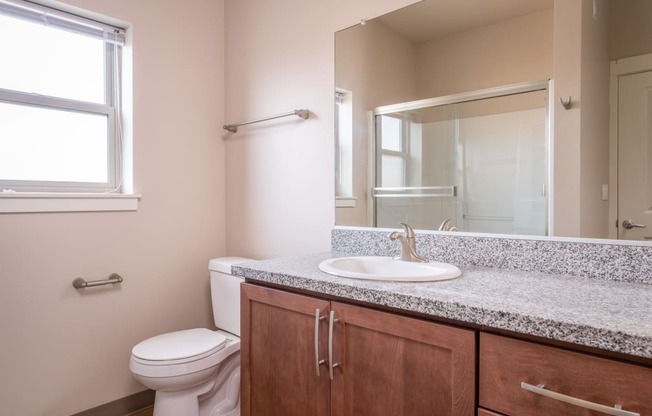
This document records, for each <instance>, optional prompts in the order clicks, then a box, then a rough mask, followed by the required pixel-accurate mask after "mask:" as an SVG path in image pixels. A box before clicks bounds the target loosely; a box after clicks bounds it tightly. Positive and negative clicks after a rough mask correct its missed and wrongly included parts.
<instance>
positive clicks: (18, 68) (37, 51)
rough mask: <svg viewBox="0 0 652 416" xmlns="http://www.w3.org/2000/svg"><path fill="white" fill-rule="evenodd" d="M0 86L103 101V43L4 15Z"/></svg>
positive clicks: (0, 36) (1, 20) (0, 30)
mask: <svg viewBox="0 0 652 416" xmlns="http://www.w3.org/2000/svg"><path fill="white" fill-rule="evenodd" d="M0 51H1V52H2V65H0V88H4V89H8V90H14V91H22V92H27V93H36V94H41V95H48V96H56V97H62V98H67V99H71V100H78V101H87V102H93V103H104V102H105V96H104V89H105V85H104V42H103V41H101V40H99V39H94V38H91V37H88V36H81V35H78V34H75V33H71V32H67V31H65V30H61V29H57V28H51V27H48V26H44V25H39V24H36V23H32V22H28V21H24V20H20V19H15V18H12V17H8V16H3V15H0Z"/></svg>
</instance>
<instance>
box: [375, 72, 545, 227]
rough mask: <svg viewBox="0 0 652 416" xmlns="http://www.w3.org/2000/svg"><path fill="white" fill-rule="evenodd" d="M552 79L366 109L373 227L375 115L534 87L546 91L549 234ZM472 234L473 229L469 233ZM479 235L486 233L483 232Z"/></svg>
mask: <svg viewBox="0 0 652 416" xmlns="http://www.w3.org/2000/svg"><path fill="white" fill-rule="evenodd" d="M552 87H553V86H552V80H550V79H544V80H538V81H528V82H522V83H518V84H510V85H504V86H500V87H492V88H486V89H482V90H476V91H470V92H464V93H459V94H451V95H445V96H440V97H433V98H426V99H422V100H416V101H408V102H404V103H398V104H389V105H384V106H381V107H376V108H374V109H373V110H371V111H370V112H369V131H370V134H369V139H370V145H369V160H370V164H371V166H370V170H369V184H370V185H371V186H370V192H369V193H368V194H367V195H368V196H367V209H368V217H367V218H369V222H370V223H371V224H370V226H372V227H376V226H377V225H376V223H377V218H376V217H377V215H376V200H377V198H376V197H375V192H376V175H377V172H376V169H377V159H376V157H377V155H376V144H377V137H376V116H382V115H386V114H393V113H398V112H402V111H410V110H418V109H422V108H427V107H437V106H443V105H448V104H461V103H465V102H470V101H479V100H484V99H489V98H499V97H506V96H510V95H516V94H523V93H528V92H535V91H546V95H547V105H546V121H545V138H544V140H545V145H546V154H545V156H544V157H545V178H546V182H547V185H546V189H545V197H546V213H545V235H546V236H550V235H551V233H552V221H553V216H552V212H553V211H552V204H553V199H554V198H553V194H554V189H553V185H552V184H553V171H552V152H553V149H552V146H553V141H552V114H553V113H552V108H551V106H552V100H551V99H550V97H551V91H552ZM471 234H474V233H471ZM482 235H486V234H484V233H482Z"/></svg>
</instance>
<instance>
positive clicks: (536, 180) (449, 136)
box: [372, 90, 548, 235]
mask: <svg viewBox="0 0 652 416" xmlns="http://www.w3.org/2000/svg"><path fill="white" fill-rule="evenodd" d="M375 122H376V126H375V129H376V131H375V147H374V148H375V163H376V166H375V178H374V188H373V190H372V191H373V197H374V225H375V226H377V227H388V228H394V227H396V226H397V223H398V222H407V223H409V224H411V225H412V226H413V227H414V228H417V229H439V228H440V226H441V224H442V223H444V222H445V221H447V224H448V225H449V226H453V227H454V228H455V229H457V230H459V231H468V232H483V233H500V234H525V235H546V234H547V206H548V202H547V201H548V196H547V176H548V172H547V160H548V146H547V131H546V128H547V90H538V91H531V92H526V93H519V94H512V95H507V96H500V97H491V98H485V99H479V100H473V101H467V102H461V103H453V104H446V105H438V106H431V107H425V108H417V109H410V110H408V111H402V112H395V113H385V114H381V115H377V116H376V117H375Z"/></svg>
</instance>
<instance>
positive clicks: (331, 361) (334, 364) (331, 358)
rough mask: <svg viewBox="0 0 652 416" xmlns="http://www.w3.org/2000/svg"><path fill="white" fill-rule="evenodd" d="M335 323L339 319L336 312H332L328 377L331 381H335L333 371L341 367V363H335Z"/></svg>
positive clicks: (329, 334)
mask: <svg viewBox="0 0 652 416" xmlns="http://www.w3.org/2000/svg"><path fill="white" fill-rule="evenodd" d="M335 322H339V319H335V311H331V315H330V320H329V322H328V376H329V377H330V379H331V380H332V379H333V370H334V369H335V367H337V366H339V363H334V362H333V327H334V326H335Z"/></svg>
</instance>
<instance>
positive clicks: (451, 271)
mask: <svg viewBox="0 0 652 416" xmlns="http://www.w3.org/2000/svg"><path fill="white" fill-rule="evenodd" d="M318 267H319V270H321V271H322V272H325V273H328V274H332V275H335V276H339V277H348V278H351V279H365V280H384V281H394V282H434V281H438V280H448V279H454V278H456V277H458V276H459V275H461V274H462V272H461V271H460V269H458V268H457V267H455V266H453V265H452V264H448V263H439V262H436V261H431V262H428V263H418V262H413V261H403V260H397V259H394V258H392V257H379V256H355V257H338V258H334V259H328V260H324V261H322V262H321V263H319V266H318Z"/></svg>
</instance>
